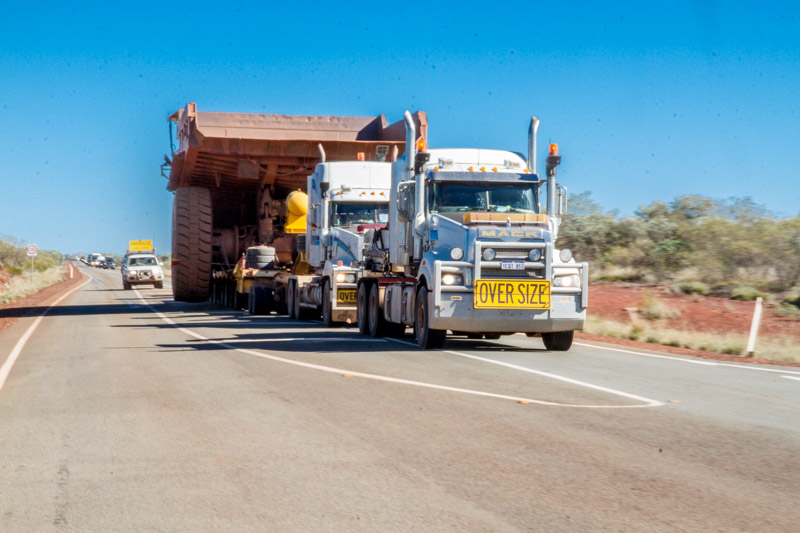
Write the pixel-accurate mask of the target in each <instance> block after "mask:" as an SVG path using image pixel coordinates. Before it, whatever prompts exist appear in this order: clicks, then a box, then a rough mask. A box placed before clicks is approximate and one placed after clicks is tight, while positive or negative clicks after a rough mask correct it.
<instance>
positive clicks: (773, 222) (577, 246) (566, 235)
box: [558, 192, 800, 293]
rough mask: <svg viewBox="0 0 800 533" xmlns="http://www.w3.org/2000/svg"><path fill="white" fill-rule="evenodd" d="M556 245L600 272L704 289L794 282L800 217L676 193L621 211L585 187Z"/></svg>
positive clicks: (780, 286)
mask: <svg viewBox="0 0 800 533" xmlns="http://www.w3.org/2000/svg"><path fill="white" fill-rule="evenodd" d="M558 246H559V247H560V248H570V249H572V251H573V252H574V254H575V257H576V258H578V259H579V260H580V261H588V262H589V263H591V265H590V268H591V271H592V272H593V274H594V276H593V277H595V278H600V279H610V280H625V281H639V282H652V283H670V282H676V281H683V282H684V283H687V284H688V285H686V286H687V287H691V282H696V285H695V286H696V287H697V290H696V291H692V290H691V289H689V290H687V291H686V292H703V293H705V292H708V291H711V292H713V291H718V292H719V291H722V292H724V291H726V290H728V291H730V290H731V287H733V286H739V287H741V286H748V287H755V288H758V289H759V290H763V291H770V292H780V291H785V290H788V289H791V288H792V287H795V286H797V285H798V284H800V217H793V218H785V219H780V218H777V217H775V216H774V215H773V214H772V213H770V212H769V211H768V210H767V209H765V208H764V207H763V206H760V205H757V204H755V203H754V202H753V201H752V200H751V199H750V198H730V199H727V200H715V199H711V198H707V197H704V196H695V195H687V196H679V197H676V198H675V199H674V200H673V201H671V202H669V203H666V202H661V201H656V202H653V203H651V204H650V205H645V206H641V207H640V208H639V209H638V210H637V211H636V212H635V213H634V215H633V216H629V217H619V216H618V215H617V213H616V212H615V211H610V212H607V211H603V210H602V209H601V208H600V206H599V205H598V204H597V203H596V202H594V201H593V200H592V198H591V193H590V192H585V193H581V194H578V195H575V196H573V198H572V199H571V201H570V211H569V212H568V213H567V214H566V215H565V216H564V219H563V224H562V225H561V228H560V230H559V236H558ZM703 287H705V288H703Z"/></svg>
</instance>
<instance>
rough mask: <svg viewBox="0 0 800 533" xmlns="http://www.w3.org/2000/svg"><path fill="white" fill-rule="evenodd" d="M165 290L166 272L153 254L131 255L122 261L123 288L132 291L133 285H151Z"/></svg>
mask: <svg viewBox="0 0 800 533" xmlns="http://www.w3.org/2000/svg"><path fill="white" fill-rule="evenodd" d="M150 284H152V285H153V287H155V288H156V289H162V288H164V271H163V270H161V263H159V261H158V259H157V258H156V256H154V255H153V254H130V255H126V256H125V257H124V258H123V259H122V288H123V289H125V290H130V288H131V287H132V286H133V285H150Z"/></svg>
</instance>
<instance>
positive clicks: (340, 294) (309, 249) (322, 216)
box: [287, 154, 392, 327]
mask: <svg viewBox="0 0 800 533" xmlns="http://www.w3.org/2000/svg"><path fill="white" fill-rule="evenodd" d="M386 155H387V154H383V156H384V157H385V156H386ZM323 161H324V159H323ZM391 172H392V164H391V163H388V162H380V161H337V162H327V163H325V162H324V163H320V164H318V165H317V166H316V169H315V171H314V174H312V175H311V176H309V177H308V188H307V191H308V216H307V222H306V234H305V243H304V244H303V245H301V243H298V248H299V249H300V250H305V253H304V256H305V257H304V258H303V259H302V261H304V262H305V265H302V264H301V265H300V268H299V269H296V270H297V271H298V273H297V274H295V275H293V276H291V277H290V278H289V284H288V288H287V304H288V311H289V316H291V317H292V318H295V319H300V318H305V317H309V318H310V317H312V316H321V317H322V322H323V323H324V324H325V325H326V326H328V327H330V326H334V325H337V324H352V323H355V322H356V283H357V282H358V280H359V279H360V278H361V273H362V267H361V265H362V264H363V261H364V248H365V242H364V234H365V233H366V232H367V231H370V230H375V229H378V228H382V227H385V225H386V223H387V221H388V219H389V197H390V190H389V187H390V184H391V180H392V176H391Z"/></svg>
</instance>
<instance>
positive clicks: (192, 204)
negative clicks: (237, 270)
mask: <svg viewBox="0 0 800 533" xmlns="http://www.w3.org/2000/svg"><path fill="white" fill-rule="evenodd" d="M212 227H213V214H212V206H211V193H210V192H209V190H208V189H206V188H204V187H181V188H179V189H177V190H176V191H175V200H174V202H173V206H172V261H173V266H172V296H173V298H174V299H175V300H176V301H179V302H203V301H206V300H208V296H209V285H210V282H211V230H212Z"/></svg>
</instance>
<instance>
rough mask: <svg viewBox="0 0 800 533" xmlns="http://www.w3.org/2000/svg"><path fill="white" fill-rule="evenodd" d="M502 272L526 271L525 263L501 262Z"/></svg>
mask: <svg viewBox="0 0 800 533" xmlns="http://www.w3.org/2000/svg"><path fill="white" fill-rule="evenodd" d="M500 270H525V262H524V261H500Z"/></svg>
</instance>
